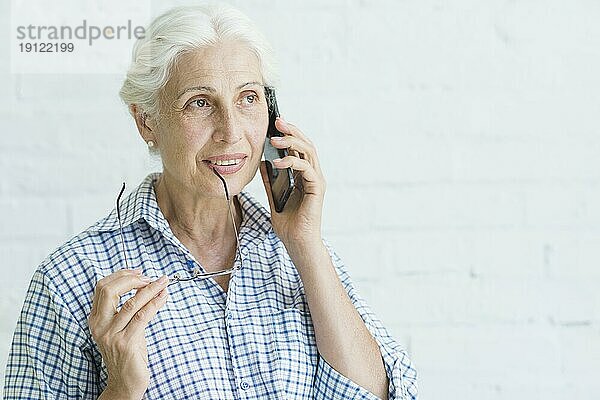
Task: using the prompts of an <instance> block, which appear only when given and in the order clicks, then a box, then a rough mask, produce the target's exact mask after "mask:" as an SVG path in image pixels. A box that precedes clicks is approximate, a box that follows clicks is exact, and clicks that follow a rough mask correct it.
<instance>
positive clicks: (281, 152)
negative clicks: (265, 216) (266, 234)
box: [263, 87, 294, 212]
mask: <svg viewBox="0 0 600 400" xmlns="http://www.w3.org/2000/svg"><path fill="white" fill-rule="evenodd" d="M265 97H266V99H267V105H268V107H269V127H268V128H267V137H266V138H265V146H264V150H263V153H264V156H265V161H266V165H267V174H268V175H269V183H270V185H271V193H272V194H273V203H275V211H277V212H282V211H283V208H284V207H285V203H286V202H287V201H288V199H289V198H290V195H291V194H292V190H293V189H294V175H293V171H292V169H291V168H286V169H277V168H275V167H274V166H273V160H275V159H276V158H283V157H286V156H287V155H288V151H287V150H286V149H276V148H275V147H273V145H272V144H271V140H270V139H271V138H272V137H273V136H283V133H281V132H279V131H278V130H277V128H275V119H276V118H277V117H279V109H278V108H277V99H276V98H275V90H274V89H273V88H270V87H265Z"/></svg>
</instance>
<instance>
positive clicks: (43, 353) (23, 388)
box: [4, 269, 99, 400]
mask: <svg viewBox="0 0 600 400" xmlns="http://www.w3.org/2000/svg"><path fill="white" fill-rule="evenodd" d="M85 322H86V323H87V321H85ZM86 342H88V341H87V336H86V335H85V333H84V332H83V330H82V328H81V327H80V325H79V324H78V323H77V322H76V320H75V319H74V318H73V315H72V313H71V312H70V311H69V310H68V308H67V307H66V305H65V304H64V302H63V300H62V297H61V295H59V294H58V293H57V291H56V289H55V287H54V285H53V284H52V283H51V281H50V279H49V278H48V276H46V275H45V274H44V273H43V272H42V271H41V270H40V269H38V270H37V271H36V272H35V273H34V275H33V278H32V280H31V283H30V285H29V289H28V291H27V295H26V298H25V303H24V305H23V309H22V311H21V315H20V317H19V320H18V322H17V327H16V330H15V333H14V336H13V342H12V347H11V350H10V354H9V356H8V363H7V365H6V374H5V384H4V399H5V400H9V399H95V398H97V397H98V395H99V393H98V389H97V388H98V384H97V382H96V381H97V378H96V376H97V375H96V374H95V373H94V370H95V368H94V363H93V360H92V356H91V355H89V354H87V351H86V350H85V348H86V347H87V346H86ZM90 354H91V353H90Z"/></svg>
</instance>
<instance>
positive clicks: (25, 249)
mask: <svg viewBox="0 0 600 400" xmlns="http://www.w3.org/2000/svg"><path fill="white" fill-rule="evenodd" d="M163 3H168V4H163ZM174 4H179V3H178V2H171V3H169V2H161V4H160V6H157V5H154V6H155V9H154V13H157V12H159V11H160V10H162V9H164V8H167V7H168V6H170V5H174ZM233 4H234V5H238V6H239V7H240V8H241V9H243V10H244V11H246V12H247V13H248V14H249V15H250V16H251V17H252V18H254V19H255V20H256V21H257V22H258V24H259V25H260V26H261V27H262V28H263V30H264V31H265V33H266V35H267V36H268V37H269V38H270V39H271V41H272V43H273V45H274V46H275V48H276V50H277V52H278V54H279V57H280V61H281V73H282V83H283V84H282V87H281V89H280V93H279V99H280V108H281V110H282V113H283V115H284V116H285V117H287V119H288V120H289V121H292V122H294V123H295V124H297V125H298V126H300V127H301V128H302V129H303V130H304V131H305V133H306V134H307V135H309V136H310V137H311V139H313V140H314V142H315V143H316V144H317V147H318V150H319V155H320V158H321V161H322V164H323V169H324V172H325V174H326V177H327V181H328V184H329V185H328V193H327V197H326V205H325V211H324V233H325V236H326V237H328V239H329V240H330V242H332V244H333V245H334V246H335V247H336V249H337V251H338V253H339V254H340V255H341V256H342V258H343V259H344V260H345V261H346V262H347V264H348V265H349V268H350V270H351V272H352V274H353V276H354V278H355V281H356V283H357V286H358V287H359V288H360V292H361V293H362V294H363V295H364V297H365V298H367V300H368V302H369V303H370V304H371V306H372V307H373V309H375V311H376V312H377V313H378V315H379V316H380V317H381V318H382V319H383V320H384V322H385V323H386V325H387V326H389V328H390V329H391V331H392V332H393V333H394V334H395V335H396V336H397V337H398V339H399V340H400V341H402V343H404V344H405V345H406V346H407V347H408V348H409V350H410V352H411V355H412V358H413V359H414V361H415V363H416V365H417V367H418V370H419V374H420V388H421V394H422V398H432V399H435V398H447V399H459V398H460V399H509V398H510V399H542V398H543V399H564V398H578V399H591V398H599V397H600V384H599V383H598V380H597V375H598V371H600V294H599V293H600V291H599V290H598V285H599V284H600V268H599V261H600V250H599V249H600V136H599V135H600V129H599V128H600V120H599V119H598V116H599V115H600V95H599V94H598V93H599V92H600V74H599V73H598V71H600V25H599V24H598V21H600V3H599V2H597V1H593V0H587V1H586V0H573V1H558V0H549V1H543V2H542V1H527V2H515V1H486V2H481V1H477V0H462V1H454V2H446V1H434V0H420V1H416V0H409V1H392V0H385V1H375V0H336V1H329V2H326V3H325V2H320V1H316V0H309V1H306V0H305V1H293V2H288V1H286V2H277V3H275V2H274V1H265V0H252V1H248V0H246V1H242V0H238V1H234V2H233ZM9 7H10V3H9V2H1V3H0V15H1V18H2V23H0V26H1V27H2V28H1V30H0V32H1V33H2V35H3V37H4V38H5V39H4V40H0V54H2V55H4V56H0V88H1V90H0V121H1V125H2V130H3V134H2V135H1V136H0V167H1V169H2V171H3V174H2V176H3V179H2V180H0V210H1V212H2V224H0V260H2V261H1V262H0V272H1V273H2V276H3V277H4V279H0V290H1V291H2V297H1V299H0V364H1V365H2V369H4V365H5V363H6V357H7V352H8V348H9V345H10V340H11V336H12V331H13V329H14V326H15V322H16V319H17V316H18V313H19V311H20V306H17V305H20V304H21V303H22V301H23V297H24V294H25V291H26V288H27V284H28V282H29V279H30V277H31V274H32V272H33V270H34V269H35V268H36V266H37V264H39V262H40V261H41V260H42V259H43V257H44V256H45V255H46V254H47V253H48V252H50V251H51V250H52V249H53V248H55V247H56V246H58V245H59V244H60V243H61V242H62V241H64V240H66V239H67V238H69V237H70V236H72V235H73V234H75V233H77V232H78V231H80V230H81V229H83V228H85V227H86V226H88V225H89V224H91V223H93V222H94V221H95V220H96V219H98V218H99V217H101V216H102V215H104V214H105V213H106V211H107V210H108V209H110V208H111V207H112V204H113V202H114V197H115V195H116V193H117V190H118V188H119V185H120V182H121V181H122V180H123V179H125V180H126V181H127V182H129V187H130V188H131V187H133V186H134V185H135V184H136V183H137V182H139V180H140V179H141V178H142V177H143V176H145V174H146V173H147V172H148V171H149V170H151V169H153V164H152V162H151V161H150V160H149V159H148V157H147V155H146V151H145V149H144V146H143V144H142V143H141V141H140V139H139V138H138V136H137V133H136V131H135V129H134V126H133V123H132V122H131V121H130V119H129V116H128V114H127V112H126V110H125V109H124V107H123V106H122V105H121V104H120V102H119V99H118V96H117V92H118V89H119V86H120V83H121V80H122V76H121V75H96V74H79V75H49V74H46V75H29V74H27V75H25V74H11V73H10V63H9V60H8V57H7V56H6V55H7V54H9V50H10V49H9V46H10V40H8V39H6V38H9V37H10V35H13V32H9V28H8V26H9V24H7V22H9V15H10V13H9V11H10V9H9ZM65 12H66V11H65ZM121 17H122V16H121ZM261 185H262V184H261V183H260V182H258V181H257V180H255V181H254V182H253V183H252V184H251V188H252V189H253V190H254V191H255V192H256V193H257V196H259V197H260V198H262V199H264V195H262V194H261V192H260V190H261ZM0 383H1V380H0Z"/></svg>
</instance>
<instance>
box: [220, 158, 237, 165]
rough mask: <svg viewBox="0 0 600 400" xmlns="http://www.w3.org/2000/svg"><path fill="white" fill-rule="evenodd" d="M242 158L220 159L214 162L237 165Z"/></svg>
mask: <svg viewBox="0 0 600 400" xmlns="http://www.w3.org/2000/svg"><path fill="white" fill-rule="evenodd" d="M241 161H242V160H241V159H237V160H218V161H215V162H213V164H215V165H237V164H239V163H240V162H241Z"/></svg>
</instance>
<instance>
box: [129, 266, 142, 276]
mask: <svg viewBox="0 0 600 400" xmlns="http://www.w3.org/2000/svg"><path fill="white" fill-rule="evenodd" d="M130 271H131V272H133V273H134V274H136V275H141V274H142V269H141V268H135V269H131V270H130Z"/></svg>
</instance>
